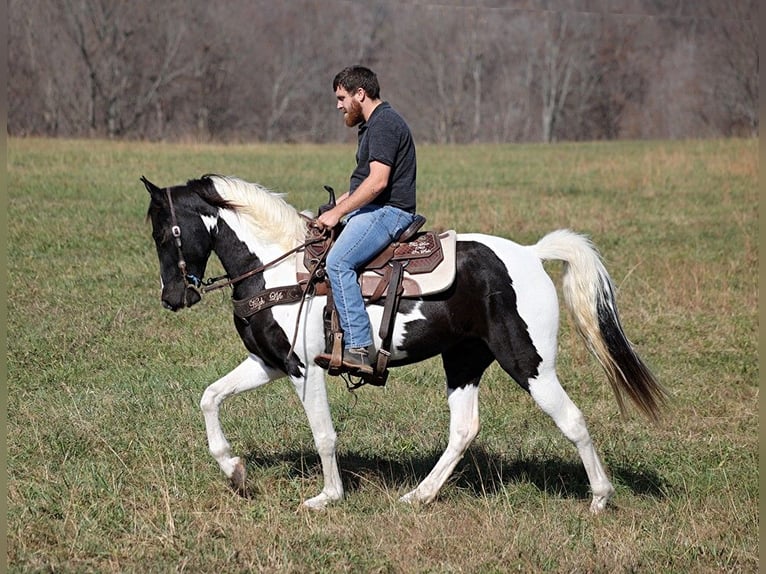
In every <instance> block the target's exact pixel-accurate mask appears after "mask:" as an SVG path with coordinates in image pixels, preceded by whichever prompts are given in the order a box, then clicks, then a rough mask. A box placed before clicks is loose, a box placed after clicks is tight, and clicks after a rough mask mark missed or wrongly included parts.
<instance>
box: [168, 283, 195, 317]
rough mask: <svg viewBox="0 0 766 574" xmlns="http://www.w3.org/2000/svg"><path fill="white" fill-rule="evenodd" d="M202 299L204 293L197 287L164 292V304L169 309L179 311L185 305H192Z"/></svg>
mask: <svg viewBox="0 0 766 574" xmlns="http://www.w3.org/2000/svg"><path fill="white" fill-rule="evenodd" d="M201 300H202V295H201V294H200V293H199V291H197V290H196V289H193V288H191V287H187V288H185V289H184V290H183V291H182V292H180V293H175V292H174V293H170V292H164V291H163V293H162V306H163V307H164V308H165V309H167V310H169V311H173V312H175V311H178V310H179V309H183V308H184V307H191V306H192V305H196V304H197V303H199V302H200V301H201Z"/></svg>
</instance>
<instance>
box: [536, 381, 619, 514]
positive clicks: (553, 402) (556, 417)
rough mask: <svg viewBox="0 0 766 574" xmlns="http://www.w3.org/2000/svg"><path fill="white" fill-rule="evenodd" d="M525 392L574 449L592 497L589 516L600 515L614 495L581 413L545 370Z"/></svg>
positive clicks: (559, 384) (557, 382)
mask: <svg viewBox="0 0 766 574" xmlns="http://www.w3.org/2000/svg"><path fill="white" fill-rule="evenodd" d="M529 392H530V394H531V395H532V398H533V399H534V400H535V402H536V403H537V404H538V405H539V406H540V408H542V409H543V411H545V412H546V413H548V415H550V417H551V418H552V419H553V421H554V422H555V423H556V426H558V427H559V429H560V430H561V432H562V433H564V436H566V437H567V438H568V439H569V440H570V441H572V443H574V445H575V446H576V447H577V451H578V452H579V453H580V458H581V459H582V463H583V466H584V467H585V472H586V473H587V475H588V481H589V482H590V488H591V493H592V494H593V500H592V501H591V505H590V510H591V512H593V513H598V512H601V511H602V510H604V508H606V504H607V502H609V499H610V498H611V497H612V495H613V494H614V487H612V483H611V482H609V478H608V477H607V475H606V471H605V470H604V467H603V466H602V465H601V461H600V460H599V457H598V454H597V453H596V449H595V447H594V446H593V441H592V440H591V438H590V434H589V433H588V428H587V427H586V425H585V418H584V417H583V415H582V412H580V409H578V408H577V406H576V405H575V404H574V403H573V402H572V400H571V399H570V398H569V396H568V395H567V394H566V391H564V389H563V388H562V387H561V383H559V380H558V377H557V376H556V373H555V371H554V370H553V369H547V370H545V371H543V373H542V374H540V375H539V376H538V377H537V378H535V379H531V380H530V381H529Z"/></svg>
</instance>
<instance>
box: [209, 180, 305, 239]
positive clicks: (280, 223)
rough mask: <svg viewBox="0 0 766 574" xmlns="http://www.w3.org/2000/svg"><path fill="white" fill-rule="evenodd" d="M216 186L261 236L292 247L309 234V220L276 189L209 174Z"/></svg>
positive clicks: (220, 193)
mask: <svg viewBox="0 0 766 574" xmlns="http://www.w3.org/2000/svg"><path fill="white" fill-rule="evenodd" d="M204 178H207V179H210V181H211V182H212V183H213V186H214V187H215V190H216V191H217V192H218V194H219V195H220V196H221V198H222V199H223V200H224V202H225V204H226V205H227V206H229V207H230V208H231V209H232V211H233V212H234V213H236V214H237V215H238V216H239V218H240V221H241V222H242V224H243V225H244V226H245V227H247V229H248V231H250V232H251V233H253V234H254V235H255V236H256V237H258V238H259V239H261V240H264V241H268V242H271V243H277V244H279V245H280V246H282V247H283V248H284V250H285V251H289V250H290V249H292V248H293V247H295V244H296V243H297V242H300V241H303V240H304V238H305V236H306V222H305V220H304V219H302V218H301V216H300V214H299V213H298V211H297V210H296V209H295V208H294V207H293V206H292V205H290V204H289V203H287V202H286V201H285V200H284V196H285V194H281V193H275V192H273V191H270V190H268V189H266V188H265V187H263V186H261V185H258V184H257V183H249V182H247V181H244V180H242V179H239V178H236V177H230V176H222V175H212V174H211V175H206V176H204V177H203V179H204Z"/></svg>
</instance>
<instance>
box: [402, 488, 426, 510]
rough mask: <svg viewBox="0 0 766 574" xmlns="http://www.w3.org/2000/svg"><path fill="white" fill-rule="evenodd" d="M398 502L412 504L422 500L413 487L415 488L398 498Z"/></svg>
mask: <svg viewBox="0 0 766 574" xmlns="http://www.w3.org/2000/svg"><path fill="white" fill-rule="evenodd" d="M399 502H404V503H405V504H411V505H413V506H414V505H416V504H421V503H423V502H424V501H423V499H422V498H421V496H420V495H419V494H418V490H417V489H415V490H413V491H411V492H408V493H407V494H405V495H404V496H402V497H401V498H399Z"/></svg>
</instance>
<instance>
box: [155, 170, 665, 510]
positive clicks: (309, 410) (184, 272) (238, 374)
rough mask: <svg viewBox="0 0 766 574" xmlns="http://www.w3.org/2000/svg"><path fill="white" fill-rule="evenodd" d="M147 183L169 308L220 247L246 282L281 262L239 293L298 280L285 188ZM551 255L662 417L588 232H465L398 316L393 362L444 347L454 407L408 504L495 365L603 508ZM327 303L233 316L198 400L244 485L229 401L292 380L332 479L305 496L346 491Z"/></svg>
mask: <svg viewBox="0 0 766 574" xmlns="http://www.w3.org/2000/svg"><path fill="white" fill-rule="evenodd" d="M142 181H143V182H144V184H145V186H146V188H147V189H148V191H149V193H150V195H151V202H150V205H149V210H148V218H149V219H150V220H151V224H152V235H153V238H154V241H155V244H156V248H157V253H158V256H159V261H160V274H161V277H162V303H163V305H164V306H165V307H166V308H167V309H171V310H173V311H175V310H178V309H181V308H183V307H191V306H192V305H194V304H195V303H197V302H198V301H199V300H200V298H201V295H200V293H199V291H198V290H197V289H196V288H195V285H199V282H200V279H201V278H202V277H203V275H204V273H205V268H206V265H207V262H208V259H209V257H210V255H211V253H212V252H215V254H216V255H217V256H218V258H219V260H220V261H221V264H222V265H223V268H224V269H225V271H226V273H227V275H228V276H229V277H240V276H242V275H243V274H247V272H248V271H253V270H259V268H260V267H262V266H263V265H264V263H266V262H272V261H274V260H278V262H277V263H275V264H274V265H271V266H266V267H267V268H266V269H263V270H262V271H260V270H259V271H258V272H256V273H254V274H252V275H250V276H247V277H246V278H245V279H243V280H242V281H239V282H237V283H235V284H234V285H233V288H232V289H233V290H232V298H233V299H237V300H240V299H247V298H248V297H252V296H253V295H255V294H256V293H258V292H260V291H263V290H265V289H268V288H272V287H276V286H284V285H291V284H294V283H295V282H296V280H295V273H296V260H295V258H296V257H302V254H299V253H293V254H291V255H289V256H287V257H285V258H284V259H281V260H279V258H280V257H281V256H283V255H284V254H285V253H288V252H290V251H291V250H293V249H295V248H296V247H298V246H299V245H301V243H302V242H303V241H304V240H305V237H306V231H307V225H308V224H307V221H306V219H305V217H303V216H302V215H301V214H300V213H298V211H297V210H296V209H295V208H293V207H292V206H290V205H289V204H288V203H287V202H286V201H285V200H284V199H283V198H282V196H281V195H278V194H275V193H272V192H270V191H269V190H267V189H264V188H263V187H261V186H259V185H257V184H253V183H248V182H245V181H242V180H240V179H235V178H230V177H222V176H204V177H202V178H201V179H196V180H191V181H189V182H187V183H186V185H179V186H174V187H169V188H159V187H157V186H155V185H154V184H152V183H151V182H149V181H148V180H146V179H145V178H142ZM544 260H561V261H563V262H565V271H564V274H563V294H564V298H565V303H566V306H567V307H568V309H569V310H570V312H571V313H572V316H573V317H574V321H575V324H576V326H577V329H578V331H579V332H580V333H581V335H582V336H583V337H584V340H585V342H586V344H587V346H588V348H589V349H590V351H591V352H592V353H593V354H594V355H595V356H596V357H597V359H598V360H599V362H600V364H601V365H602V367H603V368H604V370H605V372H606V375H607V377H608V379H609V382H610V384H611V386H612V388H613V390H614V393H615V396H616V398H617V400H618V403H619V405H620V408H621V409H622V407H623V397H624V396H625V395H626V396H627V397H629V398H630V399H631V400H632V402H633V403H634V404H635V406H636V407H637V408H638V409H639V411H641V412H642V413H643V414H645V415H647V416H648V417H649V418H650V419H656V418H657V417H658V414H659V411H660V408H661V406H662V404H663V402H664V399H665V395H664V391H663V389H662V388H661V386H660V385H659V384H658V383H657V381H656V380H655V378H654V376H653V375H652V373H651V372H650V371H649V369H648V368H647V367H646V366H645V365H644V363H643V362H642V360H641V359H640V358H639V357H638V355H637V354H636V353H635V352H634V351H633V350H632V348H631V345H630V343H629V342H628V340H627V339H626V337H625V334H624V332H623V329H622V327H621V324H620V321H619V318H618V313H617V307H616V304H615V295H614V289H613V285H612V281H611V279H610V277H609V275H608V273H607V271H606V269H605V268H604V266H603V264H602V262H601V260H600V258H599V255H598V253H597V252H596V250H595V249H594V247H593V246H592V244H591V243H590V242H589V241H588V240H587V239H586V238H584V237H583V236H581V235H578V234H575V233H573V232H571V231H568V230H557V231H554V232H552V233H549V234H548V235H546V236H545V237H543V238H542V239H541V240H540V241H538V242H537V243H536V244H535V245H529V246H522V245H518V244H516V243H514V242H512V241H509V240H507V239H503V238H500V237H493V236H489V235H480V234H465V235H463V234H460V235H458V244H457V275H456V279H455V281H454V284H453V285H452V287H451V288H450V289H448V290H447V291H445V292H443V293H440V294H438V295H433V296H424V297H422V298H417V299H405V300H403V301H402V303H401V306H400V308H399V314H398V315H397V317H396V321H395V325H394V336H393V344H392V348H391V351H392V355H391V360H390V363H389V364H390V366H392V367H396V366H400V365H405V364H410V363H414V362H418V361H423V360H425V359H427V358H429V357H434V356H436V355H441V358H442V362H443V365H444V371H445V373H446V393H447V402H448V404H449V409H450V425H449V442H448V445H447V448H446V450H445V451H444V453H443V454H442V456H441V458H440V459H439V460H438V462H437V463H436V465H435V466H434V468H433V470H432V471H431V472H430V473H429V474H428V476H427V477H426V478H425V479H424V480H423V481H422V482H421V483H420V484H419V485H418V486H417V488H415V489H414V490H413V491H412V492H409V493H407V494H405V495H404V496H403V497H402V498H401V500H403V501H405V502H412V503H415V502H422V503H428V502H430V501H432V500H433V499H434V498H435V497H436V495H437V494H438V492H439V489H440V488H441V487H442V485H443V484H444V482H445V481H446V480H447V478H448V477H449V476H450V474H451V473H452V471H453V469H454V468H455V466H456V464H457V463H458V461H459V460H460V459H461V458H462V456H463V455H464V453H465V452H466V449H467V448H468V446H469V445H470V444H471V441H473V439H474V437H476V435H477V433H478V432H479V400H478V399H479V380H480V379H481V376H482V374H483V373H484V371H485V370H486V369H487V367H489V365H490V364H491V363H492V362H493V361H497V362H498V363H499V364H500V366H501V367H502V368H503V369H504V370H505V372H507V373H508V374H509V375H510V376H511V377H512V378H513V379H514V380H515V381H516V382H517V383H518V384H519V385H520V386H521V387H522V388H523V389H524V390H526V391H527V392H529V394H530V395H531V396H532V398H533V399H534V400H535V402H536V403H537V404H538V405H539V406H540V408H542V409H543V410H544V411H545V412H546V413H548V415H550V416H551V418H552V419H553V420H554V421H555V423H556V425H557V426H558V427H559V429H560V430H561V432H563V433H564V435H565V436H566V437H567V438H568V439H569V440H570V441H572V443H574V445H575V446H576V447H577V450H578V452H579V454H580V458H581V459H582V462H583V465H584V466H585V471H586V473H587V475H588V480H589V482H590V489H591V492H592V494H593V499H592V502H591V505H590V508H591V511H593V512H599V511H601V510H603V509H604V508H605V506H606V504H607V501H608V500H609V498H610V497H611V496H612V494H613V493H614V489H613V487H612V484H611V483H610V481H609V479H608V477H607V474H606V472H605V471H604V468H603V466H602V464H601V462H600V460H599V457H598V455H597V453H596V450H595V448H594V446H593V443H592V441H591V438H590V435H589V434H588V429H587V428H586V425H585V420H584V418H583V415H582V413H581V412H580V410H579V409H578V408H577V406H576V405H575V404H574V403H573V402H572V401H571V400H570V398H569V397H568V396H567V394H566V392H565V391H564V389H563V388H562V387H561V385H560V383H559V380H558V377H557V375H556V353H557V335H558V328H559V305H558V299H557V295H556V290H555V287H554V284H553V282H552V281H551V279H550V277H549V276H548V274H547V273H546V272H545V270H544V268H543V265H542V261H544ZM179 263H180V265H179ZM325 301H326V298H325V297H318V296H317V297H311V298H309V299H308V300H306V301H305V304H304V305H303V306H302V309H301V310H300V317H299V316H298V315H299V308H300V307H301V306H300V305H299V304H298V303H292V304H287V305H279V306H274V307H270V308H268V309H264V310H262V311H260V312H259V313H257V314H256V315H253V316H252V317H250V318H249V319H242V318H240V317H238V316H237V315H236V314H235V316H234V324H235V326H236V328H237V331H238V332H239V335H240V337H241V339H242V342H243V343H244V345H245V347H246V348H247V351H248V352H249V354H248V356H247V358H246V359H245V360H244V361H243V362H242V363H241V364H240V365H239V366H237V367H236V368H235V369H234V370H232V371H231V372H230V373H228V374H227V375H225V376H223V377H221V378H220V379H219V380H218V381H216V382H214V383H213V384H211V385H210V386H209V387H207V389H206V390H205V392H204V393H203V395H202V400H201V402H200V407H201V409H202V412H203V414H204V418H205V425H206V430H207V440H208V446H209V449H210V453H211V454H212V455H213V457H214V458H215V460H216V461H217V462H218V464H219V466H220V468H221V470H222V471H223V472H224V474H225V475H226V476H227V477H228V478H229V479H230V480H231V482H232V484H233V486H234V487H235V488H238V489H243V488H244V484H245V467H244V464H243V461H242V460H241V459H240V458H239V457H237V456H234V455H233V454H232V452H231V446H230V445H229V443H228V441H227V440H226V437H225V436H224V433H223V429H222V428H221V424H220V421H219V408H220V405H221V403H222V402H223V401H224V400H225V399H227V398H228V397H231V396H232V395H236V394H238V393H241V392H244V391H249V390H252V389H255V388H258V387H260V386H262V385H265V384H266V383H269V382H271V381H274V380H276V379H280V378H282V377H285V376H287V377H289V379H290V380H291V381H292V383H293V385H294V386H295V390H296V391H297V393H298V396H299V397H300V400H301V401H302V403H303V406H304V408H305V411H306V415H307V417H308V421H309V425H310V426H311V431H312V433H313V436H314V442H315V445H316V448H317V451H318V453H319V456H320V458H321V463H322V472H323V476H324V488H323V489H322V491H321V492H320V493H319V494H318V495H317V496H315V497H313V498H310V499H308V500H305V501H304V502H303V504H304V505H306V506H308V507H312V508H322V507H324V506H326V505H327V504H328V503H332V502H333V501H337V500H340V499H341V498H342V497H343V484H342V482H341V476H340V472H339V470H338V463H337V459H336V453H335V445H336V434H335V430H334V428H333V422H332V419H331V417H330V408H329V405H328V400H327V392H326V388H325V375H326V373H325V371H323V370H322V369H321V368H319V367H318V366H316V365H315V364H314V360H313V359H314V357H315V356H316V355H317V354H319V353H320V352H322V351H323V350H324V345H325V339H324V327H323V314H322V311H323V307H324V305H325ZM368 311H369V313H370V316H371V319H372V323H373V325H377V324H379V323H380V319H381V314H382V306H381V305H370V306H369V307H368ZM376 336H377V334H376ZM294 337H295V341H294V342H295V344H294V345H293V344H292V341H293V338H294ZM376 345H380V341H379V340H376Z"/></svg>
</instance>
